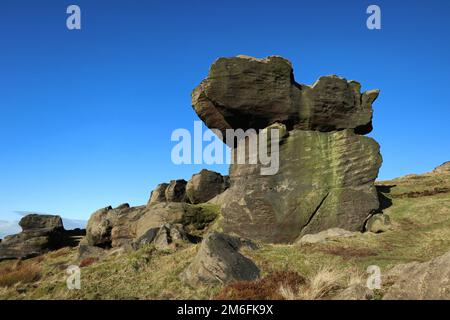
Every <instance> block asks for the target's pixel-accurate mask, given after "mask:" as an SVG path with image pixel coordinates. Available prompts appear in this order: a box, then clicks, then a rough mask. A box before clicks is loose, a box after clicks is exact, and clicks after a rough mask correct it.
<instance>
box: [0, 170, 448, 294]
mask: <svg viewBox="0 0 450 320" xmlns="http://www.w3.org/2000/svg"><path fill="white" fill-rule="evenodd" d="M379 185H380V186H382V187H383V188H382V189H383V192H384V195H385V197H387V199H388V200H389V202H392V205H391V206H389V207H387V208H385V209H384V210H383V211H384V213H387V214H389V215H390V217H391V222H392V228H391V230H390V231H387V232H384V233H380V234H372V233H364V234H358V235H356V236H354V237H348V238H338V239H334V240H333V241H331V242H329V243H317V244H303V245H272V244H261V243H259V244H258V245H259V247H260V249H258V250H248V249H245V248H244V249H243V253H244V254H245V255H246V256H248V257H250V258H251V259H252V260H253V261H254V262H255V263H256V264H257V265H258V267H259V268H260V269H261V275H262V278H261V279H259V280H257V281H254V282H240V283H235V284H231V285H228V286H225V287H220V286H203V287H198V288H191V287H190V286H188V285H186V284H184V283H182V282H181V281H180V279H179V274H180V273H181V272H182V271H183V270H184V269H185V268H186V267H187V266H188V265H189V263H190V262H191V261H192V259H193V258H194V257H195V254H196V252H197V250H198V247H199V244H196V245H194V244H187V243H180V244H177V246H176V247H174V248H172V249H170V250H166V251H158V250H155V249H154V248H153V247H152V246H151V245H150V246H146V247H144V248H141V249H140V250H138V251H136V252H130V253H126V252H123V253H117V254H115V255H109V256H106V257H105V258H103V259H101V260H99V261H87V262H84V263H83V262H82V266H83V268H82V269H81V290H68V289H67V287H66V282H65V281H66V277H67V274H66V269H67V267H68V266H70V265H72V264H75V262H76V258H77V256H76V255H77V250H76V249H74V248H65V249H61V250H58V251H55V252H52V253H49V254H46V255H44V256H42V257H38V258H34V259H30V260H26V261H22V262H16V261H3V262H0V299H212V298H223V299H249V298H260V299H268V298H270V299H327V298H329V297H331V296H332V295H333V294H335V293H336V292H337V291H338V290H341V289H342V288H344V287H346V286H349V285H351V284H352V283H357V282H358V283H361V282H364V281H365V279H366V278H367V274H366V273H365V271H366V269H367V267H368V266H370V265H377V266H379V267H380V268H381V271H382V273H383V272H385V271H387V270H389V269H390V268H392V267H393V266H395V265H397V264H400V263H407V262H411V261H427V260H430V259H432V258H435V257H437V256H439V255H442V254H444V253H446V252H448V251H450V193H449V192H445V190H446V188H447V189H448V188H450V175H440V176H437V175H432V174H425V175H420V176H417V175H416V176H414V175H413V176H407V177H403V178H399V179H395V180H391V181H383V182H379ZM443 190H444V191H443ZM436 191H437V192H436ZM195 209H196V210H193V211H192V215H189V216H188V217H186V218H189V219H190V220H189V223H191V224H192V226H193V227H195V228H196V227H203V226H205V227H206V226H207V225H208V224H209V223H211V221H212V218H213V216H215V214H216V213H215V212H216V209H217V208H215V207H214V206H209V205H205V206H203V207H201V209H198V208H195ZM199 210H200V211H199ZM199 212H200V213H199ZM215 224H216V223H215V222H214V223H213V224H212V225H210V226H209V228H211V227H214V226H215ZM381 297H382V290H381V291H377V292H376V298H381Z"/></svg>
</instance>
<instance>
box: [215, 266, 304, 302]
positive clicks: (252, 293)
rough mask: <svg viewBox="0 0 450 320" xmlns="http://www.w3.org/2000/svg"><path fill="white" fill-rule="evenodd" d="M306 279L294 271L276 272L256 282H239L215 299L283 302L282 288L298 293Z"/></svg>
mask: <svg viewBox="0 0 450 320" xmlns="http://www.w3.org/2000/svg"><path fill="white" fill-rule="evenodd" d="M305 281H306V280H305V278H304V277H302V276H301V275H300V274H298V273H297V272H293V271H276V272H272V273H270V274H268V275H267V276H265V277H264V278H261V279H259V280H256V281H239V282H235V283H231V284H229V285H227V286H226V287H224V288H223V289H222V290H221V291H220V292H219V293H218V294H217V296H216V297H215V299H219V300H282V299H284V297H283V295H282V294H281V293H280V290H279V289H280V286H281V287H283V288H286V290H290V291H297V290H298V289H299V288H300V286H301V285H302V284H304V283H305Z"/></svg>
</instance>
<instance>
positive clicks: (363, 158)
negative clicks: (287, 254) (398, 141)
mask: <svg viewBox="0 0 450 320" xmlns="http://www.w3.org/2000/svg"><path fill="white" fill-rule="evenodd" d="M279 161H280V163H279V170H278V173H277V174H275V175H267V176H262V175H261V174H260V168H261V165H259V164H257V165H250V164H233V165H231V168H230V179H231V186H230V188H229V189H228V190H227V192H226V194H225V195H224V198H223V199H222V200H221V201H222V207H221V212H222V215H223V222H222V227H223V230H224V232H235V233H237V234H239V235H241V236H243V237H248V238H251V239H258V240H262V241H266V242H289V243H290V242H293V241H295V240H296V239H297V238H298V237H299V236H302V235H305V234H308V233H317V232H320V231H323V230H327V229H330V228H342V229H345V230H349V231H362V230H363V228H364V222H365V221H366V219H367V218H368V216H369V215H370V214H372V212H373V211H374V210H376V209H378V207H379V202H378V196H377V192H376V189H375V187H374V181H375V179H376V177H377V174H378V168H379V167H380V165H381V156H380V153H379V146H378V144H377V143H376V142H375V141H374V140H373V139H371V138H367V137H364V136H360V135H357V134H354V133H353V132H352V131H351V130H342V131H336V132H331V133H325V132H318V131H303V130H292V131H290V132H289V136H288V137H287V138H285V140H283V142H282V143H281V145H280V149H279Z"/></svg>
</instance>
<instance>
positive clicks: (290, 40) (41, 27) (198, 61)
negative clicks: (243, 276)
mask: <svg viewBox="0 0 450 320" xmlns="http://www.w3.org/2000/svg"><path fill="white" fill-rule="evenodd" d="M70 4H77V5H79V6H80V7H81V10H82V30H80V31H69V30H67V28H66V24H65V20H66V17H67V14H66V8H67V6H68V5H70ZM369 4H378V5H379V6H380V7H381V10H382V29H381V30H380V31H370V30H368V29H367V28H366V18H367V14H366V12H365V11H366V8H367V6H368V5H369ZM449 14H450V2H449V1H447V0H442V1H431V0H430V1H371V2H368V1H348V0H347V1H301V0H292V1H285V0H277V1H264V0H259V1H242V0H239V1H238V0H227V1H212V0H204V1H195V0H190V1H170V0H165V1H142V0H139V1H138V0H127V1H115V0H109V1H98V0H97V1H94V0H76V1H73V2H68V1H61V0H59V1H56V0H55V1H49V0H40V1H31V0H30V1H22V0H4V1H1V3H0V120H1V126H0V220H11V219H16V218H17V217H18V215H17V214H16V213H14V212H15V211H36V212H45V213H54V214H61V215H63V216H64V217H67V218H72V219H87V218H88V217H89V215H90V214H91V213H92V212H93V211H94V210H96V209H98V208H100V207H103V206H106V205H110V204H111V205H113V206H115V205H118V204H120V203H123V202H129V203H130V204H131V205H140V204H144V203H145V202H146V201H147V199H148V196H149V193H150V191H151V190H152V188H153V187H154V186H155V185H156V184H158V183H160V182H163V181H168V180H170V179H175V178H185V179H188V178H189V177H190V176H191V175H192V174H193V173H195V172H197V171H199V170H200V169H201V168H202V167H206V166H176V165H173V164H172V162H171V159H170V151H171V149H172V147H173V146H174V143H172V142H171V141H170V135H171V133H172V131H173V130H174V129H176V128H188V129H189V128H192V126H193V121H194V120H197V119H198V118H197V116H196V115H195V113H194V112H193V110H192V108H191V106H190V93H191V90H192V89H193V88H194V87H195V86H196V85H197V84H198V83H199V82H200V81H201V80H202V79H203V78H204V77H205V76H206V74H207V72H208V68H209V66H210V64H211V63H212V62H213V61H214V60H215V59H216V58H218V57H220V56H234V55H237V54H246V55H251V56H256V57H265V56H268V55H274V54H277V55H282V56H284V57H286V58H288V59H290V60H291V61H292V62H293V65H294V68H295V77H296V80H297V81H298V82H300V83H306V84H311V83H313V82H314V81H315V80H316V79H317V78H318V77H319V76H321V75H327V74H337V75H340V76H344V77H346V78H348V79H355V80H358V81H360V82H361V83H362V84H363V89H364V90H367V89H374V88H379V89H381V94H380V97H379V98H378V100H377V101H376V103H375V104H374V108H375V117H374V128H375V129H374V131H373V132H372V133H371V136H373V137H374V138H375V139H376V140H377V141H378V142H379V143H380V145H381V150H382V154H383V158H384V163H383V167H382V169H381V171H380V179H386V178H393V177H396V176H400V175H404V174H407V173H421V172H425V171H429V170H431V169H432V168H433V167H435V166H437V165H439V164H440V163H442V162H444V161H446V160H450V152H449V150H450V148H449V147H450V133H449V129H448V128H449V118H450V89H449V83H450V64H449V58H450V41H449V35H450V22H449V20H448V16H449ZM211 169H215V170H219V171H221V172H226V171H227V168H226V166H219V167H217V166H216V167H212V168H211Z"/></svg>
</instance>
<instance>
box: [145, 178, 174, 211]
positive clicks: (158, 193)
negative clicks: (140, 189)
mask: <svg viewBox="0 0 450 320" xmlns="http://www.w3.org/2000/svg"><path fill="white" fill-rule="evenodd" d="M168 186H169V184H168V183H161V184H159V185H158V186H157V187H156V188H155V190H153V191H152V193H151V195H150V200H149V201H148V204H147V206H150V205H152V204H154V203H157V202H165V201H166V189H167V187H168Z"/></svg>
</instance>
